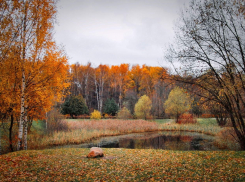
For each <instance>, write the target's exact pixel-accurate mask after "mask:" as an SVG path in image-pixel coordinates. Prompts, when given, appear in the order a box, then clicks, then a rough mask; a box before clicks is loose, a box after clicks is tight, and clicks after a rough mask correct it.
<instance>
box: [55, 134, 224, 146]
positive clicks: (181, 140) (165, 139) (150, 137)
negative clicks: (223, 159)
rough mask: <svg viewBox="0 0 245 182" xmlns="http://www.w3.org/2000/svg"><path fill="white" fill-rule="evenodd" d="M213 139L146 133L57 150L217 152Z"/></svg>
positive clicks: (103, 139)
mask: <svg viewBox="0 0 245 182" xmlns="http://www.w3.org/2000/svg"><path fill="white" fill-rule="evenodd" d="M213 142H214V137H213V136H210V135H205V134H201V133H196V132H183V131H179V132H147V133H136V134H127V135H120V136H112V137H103V138H100V139H97V140H93V141H91V142H90V143H86V144H80V145H67V146H59V147H58V148H61V147H62V148H67V147H69V148H90V147H94V146H97V147H101V148H130V149H165V150H181V151H189V150H200V151H208V150H219V149H218V148H217V147H216V146H215V145H214V144H213Z"/></svg>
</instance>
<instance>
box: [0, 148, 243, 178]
mask: <svg viewBox="0 0 245 182" xmlns="http://www.w3.org/2000/svg"><path fill="white" fill-rule="evenodd" d="M103 150H104V152H105V154H106V156H105V158H101V159H99V158H97V159H88V158H86V155H87V154H88V152H89V149H55V150H51V149H50V150H40V151H35V150H33V151H31V150H30V151H20V152H14V153H9V154H5V155H2V156H0V171H1V173H0V180H1V181H152V180H157V181H161V180H162V181H163V180H164V181H245V165H244V163H245V152H234V151H215V152H214V151H210V152H209V151H206V152H201V151H199V152H197V151H195V152H187V151H166V150H153V149H147V150H146V149H144V150H139V149H137V150H136V149H103Z"/></svg>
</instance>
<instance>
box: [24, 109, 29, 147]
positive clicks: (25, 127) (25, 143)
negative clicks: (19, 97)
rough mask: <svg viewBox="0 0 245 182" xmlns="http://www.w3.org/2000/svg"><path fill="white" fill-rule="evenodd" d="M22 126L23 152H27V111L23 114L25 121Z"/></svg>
mask: <svg viewBox="0 0 245 182" xmlns="http://www.w3.org/2000/svg"><path fill="white" fill-rule="evenodd" d="M23 126H24V150H27V126H28V122H27V110H26V112H25V121H24V123H23Z"/></svg>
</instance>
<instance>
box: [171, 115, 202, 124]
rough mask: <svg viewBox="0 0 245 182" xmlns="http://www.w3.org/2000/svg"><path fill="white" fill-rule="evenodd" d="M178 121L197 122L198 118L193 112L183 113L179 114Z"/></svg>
mask: <svg viewBox="0 0 245 182" xmlns="http://www.w3.org/2000/svg"><path fill="white" fill-rule="evenodd" d="M176 123H178V124H196V123H197V120H196V118H194V117H193V115H192V114H182V115H180V116H179V118H178V120H177V121H176Z"/></svg>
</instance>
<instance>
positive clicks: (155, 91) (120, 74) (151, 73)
mask: <svg viewBox="0 0 245 182" xmlns="http://www.w3.org/2000/svg"><path fill="white" fill-rule="evenodd" d="M70 74H71V78H72V79H71V83H70V84H71V87H70V95H71V96H78V95H82V96H83V98H84V100H85V103H86V105H87V106H88V108H89V111H90V112H93V110H94V109H97V110H99V111H100V112H101V113H110V112H108V111H107V105H108V103H107V102H109V100H113V101H114V102H115V103H116V104H117V106H118V108H119V109H121V108H123V107H124V106H125V107H127V108H128V109H129V111H130V112H131V114H133V113H134V107H135V104H136V103H137V101H138V99H139V98H140V97H141V96H143V95H147V96H149V97H150V99H151V101H152V114H153V115H154V116H157V117H162V116H163V115H164V109H163V104H164V102H165V100H166V99H167V96H168V94H169V92H170V90H171V88H173V87H174V85H173V84H171V83H170V82H169V81H168V77H169V74H168V73H167V69H165V68H163V67H151V66H146V65H143V66H139V65H133V66H130V65H129V64H121V65H118V66H108V65H102V64H101V65H99V66H98V67H96V68H93V67H92V66H91V63H88V64H87V65H80V64H79V63H76V64H73V65H71V71H70ZM112 115H115V112H112Z"/></svg>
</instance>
